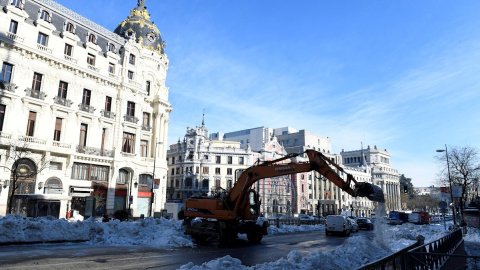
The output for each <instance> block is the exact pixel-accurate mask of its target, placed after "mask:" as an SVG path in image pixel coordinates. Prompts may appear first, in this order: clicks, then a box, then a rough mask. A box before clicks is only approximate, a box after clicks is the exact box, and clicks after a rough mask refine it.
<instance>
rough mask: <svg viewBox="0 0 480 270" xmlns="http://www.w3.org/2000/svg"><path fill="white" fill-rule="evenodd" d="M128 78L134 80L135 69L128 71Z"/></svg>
mask: <svg viewBox="0 0 480 270" xmlns="http://www.w3.org/2000/svg"><path fill="white" fill-rule="evenodd" d="M128 79H129V80H133V71H131V70H129V71H128Z"/></svg>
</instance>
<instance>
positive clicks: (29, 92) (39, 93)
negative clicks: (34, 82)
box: [25, 88, 47, 100]
mask: <svg viewBox="0 0 480 270" xmlns="http://www.w3.org/2000/svg"><path fill="white" fill-rule="evenodd" d="M25 92H26V93H27V96H28V97H32V98H36V99H40V100H45V97H47V94H45V92H42V91H35V90H32V88H27V89H25Z"/></svg>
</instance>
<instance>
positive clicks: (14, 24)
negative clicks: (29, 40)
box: [8, 20, 18, 34]
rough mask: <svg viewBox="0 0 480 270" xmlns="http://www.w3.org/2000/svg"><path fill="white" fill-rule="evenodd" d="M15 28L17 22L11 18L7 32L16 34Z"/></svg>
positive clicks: (16, 27)
mask: <svg viewBox="0 0 480 270" xmlns="http://www.w3.org/2000/svg"><path fill="white" fill-rule="evenodd" d="M17 29H18V22H17V21H14V20H11V21H10V27H9V28H8V32H10V33H14V34H16V33H17Z"/></svg>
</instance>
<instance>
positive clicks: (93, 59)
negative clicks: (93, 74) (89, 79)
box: [87, 53, 95, 66]
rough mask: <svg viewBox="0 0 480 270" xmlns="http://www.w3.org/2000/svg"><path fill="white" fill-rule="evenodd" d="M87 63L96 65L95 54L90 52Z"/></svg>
mask: <svg viewBox="0 0 480 270" xmlns="http://www.w3.org/2000/svg"><path fill="white" fill-rule="evenodd" d="M87 63H88V64H89V65H92V66H95V55H93V54H91V53H89V54H88V56H87Z"/></svg>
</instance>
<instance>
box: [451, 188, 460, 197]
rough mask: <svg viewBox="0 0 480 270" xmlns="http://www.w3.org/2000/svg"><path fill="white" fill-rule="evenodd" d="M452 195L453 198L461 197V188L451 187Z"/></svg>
mask: <svg viewBox="0 0 480 270" xmlns="http://www.w3.org/2000/svg"><path fill="white" fill-rule="evenodd" d="M452 194H453V197H454V198H461V197H462V187H461V186H453V187H452Z"/></svg>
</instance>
